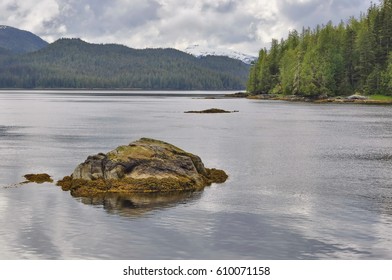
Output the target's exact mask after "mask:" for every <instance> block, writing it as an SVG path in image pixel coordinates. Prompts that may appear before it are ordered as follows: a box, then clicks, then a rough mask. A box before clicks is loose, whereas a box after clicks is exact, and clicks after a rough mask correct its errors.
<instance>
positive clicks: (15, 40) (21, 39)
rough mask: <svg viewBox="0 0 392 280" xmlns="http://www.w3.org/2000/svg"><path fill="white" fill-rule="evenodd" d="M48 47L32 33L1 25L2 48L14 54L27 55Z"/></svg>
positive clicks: (0, 38)
mask: <svg viewBox="0 0 392 280" xmlns="http://www.w3.org/2000/svg"><path fill="white" fill-rule="evenodd" d="M46 45H48V43H47V42H46V41H44V40H42V39H41V38H40V37H38V36H37V35H35V34H33V33H31V32H28V31H25V30H20V29H17V28H14V27H10V26H6V25H0V48H3V49H6V50H9V51H10V52H12V53H26V52H33V51H36V50H39V49H41V48H43V47H45V46H46ZM0 54H1V51H0Z"/></svg>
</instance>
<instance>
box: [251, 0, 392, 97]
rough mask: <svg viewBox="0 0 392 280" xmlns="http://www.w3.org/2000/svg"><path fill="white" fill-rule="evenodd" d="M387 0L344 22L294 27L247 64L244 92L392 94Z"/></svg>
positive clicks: (391, 2)
mask: <svg viewBox="0 0 392 280" xmlns="http://www.w3.org/2000/svg"><path fill="white" fill-rule="evenodd" d="M391 51H392V0H383V1H382V2H380V3H379V4H378V5H377V4H371V6H370V7H369V9H368V10H367V12H366V13H362V14H361V16H360V18H359V19H357V18H354V17H352V18H350V19H349V20H348V21H347V22H346V23H344V22H340V24H339V25H333V24H332V22H329V23H327V24H326V25H322V26H320V25H319V26H317V27H316V28H314V29H310V28H303V30H302V32H298V31H296V30H293V31H291V32H289V35H288V37H287V38H286V39H282V40H281V41H280V42H279V41H278V40H276V39H274V40H272V44H271V48H270V49H269V50H267V49H265V48H264V49H261V50H260V52H259V57H258V59H257V60H256V61H255V63H254V64H253V65H252V67H251V70H250V74H249V78H248V82H247V91H248V92H250V93H255V94H260V93H270V94H285V95H300V96H310V97H312V96H313V97H316V96H338V95H350V94H353V93H361V94H384V95H392V53H391Z"/></svg>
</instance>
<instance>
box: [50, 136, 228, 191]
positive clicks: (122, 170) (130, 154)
mask: <svg viewBox="0 0 392 280" xmlns="http://www.w3.org/2000/svg"><path fill="white" fill-rule="evenodd" d="M226 179H227V175H226V173H225V172H224V171H222V170H217V169H208V168H205V167H204V164H203V162H202V161H201V159H200V157H198V156H196V155H194V154H191V153H188V152H185V151H183V150H181V149H180V148H177V147H176V146H173V145H171V144H168V143H166V142H163V141H159V140H154V139H149V138H141V139H140V140H138V141H135V142H132V143H130V144H129V145H126V146H120V147H118V148H116V149H115V150H113V151H110V152H108V153H107V154H103V153H99V154H97V155H93V156H89V157H88V158H87V159H86V161H85V162H83V163H81V164H79V165H78V166H77V167H76V168H75V170H74V172H73V173H72V175H71V176H66V177H64V178H63V179H62V180H60V181H58V183H57V184H58V185H60V186H61V187H62V188H63V190H70V191H71V194H72V195H74V196H84V197H85V196H88V197H89V196H94V195H97V194H102V193H105V192H114V193H145V192H149V193H152V192H173V191H184V190H185V191H191V190H199V189H202V188H204V187H205V186H207V185H210V184H211V183H223V182H224V181H226Z"/></svg>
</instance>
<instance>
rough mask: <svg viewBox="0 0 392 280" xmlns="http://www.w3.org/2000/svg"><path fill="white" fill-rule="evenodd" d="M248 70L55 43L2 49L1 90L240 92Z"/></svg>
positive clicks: (174, 54)
mask: <svg viewBox="0 0 392 280" xmlns="http://www.w3.org/2000/svg"><path fill="white" fill-rule="evenodd" d="M249 69H250V66H249V65H247V64H245V63H243V62H241V61H239V60H235V59H231V58H228V57H221V56H206V57H201V58H196V57H194V56H192V55H189V54H186V53H184V52H181V51H178V50H175V49H133V48H128V47H126V46H122V45H116V44H105V45H104V44H90V43H87V42H84V41H82V40H80V39H64V38H63V39H59V40H57V41H56V42H54V43H52V44H49V45H47V46H46V47H44V48H41V49H40V50H38V51H34V52H28V53H23V54H10V52H9V51H7V50H4V49H1V48H0V88H103V89H105V88H123V89H153V90H155V89H160V90H161V89H175V90H224V89H230V90H237V89H244V88H245V86H246V81H247V78H248V74H249Z"/></svg>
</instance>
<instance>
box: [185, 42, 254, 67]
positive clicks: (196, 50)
mask: <svg viewBox="0 0 392 280" xmlns="http://www.w3.org/2000/svg"><path fill="white" fill-rule="evenodd" d="M184 52H186V53H188V54H191V55H193V56H196V57H204V56H207V55H215V56H227V57H230V58H233V59H237V60H241V61H242V62H244V63H246V64H251V63H252V62H253V61H255V60H256V59H257V57H255V56H252V55H248V54H244V53H241V52H237V51H233V50H227V49H213V48H209V47H203V46H200V45H191V46H189V47H187V48H186V49H185V50H184Z"/></svg>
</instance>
